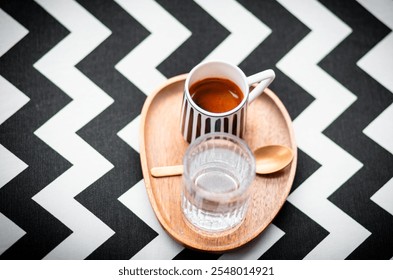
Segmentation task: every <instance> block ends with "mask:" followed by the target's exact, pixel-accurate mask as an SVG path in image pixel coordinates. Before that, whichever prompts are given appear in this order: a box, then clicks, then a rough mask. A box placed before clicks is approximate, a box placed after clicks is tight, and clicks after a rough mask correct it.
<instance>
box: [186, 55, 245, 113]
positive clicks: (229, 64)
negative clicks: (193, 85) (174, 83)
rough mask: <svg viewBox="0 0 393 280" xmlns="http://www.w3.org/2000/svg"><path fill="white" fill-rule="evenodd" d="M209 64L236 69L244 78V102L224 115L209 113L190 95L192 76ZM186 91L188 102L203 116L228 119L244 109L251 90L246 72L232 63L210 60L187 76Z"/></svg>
mask: <svg viewBox="0 0 393 280" xmlns="http://www.w3.org/2000/svg"><path fill="white" fill-rule="evenodd" d="M208 64H224V65H226V66H228V67H231V68H232V69H234V70H235V71H236V72H238V73H239V75H240V76H241V77H242V80H243V82H244V84H243V86H244V88H245V89H246V92H243V95H244V96H243V100H242V101H241V102H240V103H239V105H237V106H236V107H235V108H233V109H231V110H229V111H226V112H222V113H215V112H210V111H207V110H205V109H203V108H201V107H200V106H198V105H197V104H196V103H195V102H194V100H193V99H192V97H191V94H190V91H189V87H190V79H191V77H192V75H193V74H194V73H195V72H196V71H197V70H198V69H199V68H201V67H202V66H205V65H208ZM184 91H185V94H186V95H187V100H188V102H190V103H191V105H192V107H193V108H194V109H196V110H197V111H199V112H200V113H202V114H204V115H206V116H209V117H226V116H229V115H232V114H234V113H236V112H237V111H239V110H240V109H241V108H243V106H244V105H245V103H246V102H247V100H248V95H249V89H248V84H247V77H246V75H245V74H244V72H243V71H242V70H241V69H240V68H239V67H238V66H237V65H234V64H231V63H229V62H226V61H222V60H209V61H206V62H201V63H199V64H198V65H196V66H195V67H194V68H193V69H192V70H191V71H190V73H188V75H187V78H186V81H185V84H184Z"/></svg>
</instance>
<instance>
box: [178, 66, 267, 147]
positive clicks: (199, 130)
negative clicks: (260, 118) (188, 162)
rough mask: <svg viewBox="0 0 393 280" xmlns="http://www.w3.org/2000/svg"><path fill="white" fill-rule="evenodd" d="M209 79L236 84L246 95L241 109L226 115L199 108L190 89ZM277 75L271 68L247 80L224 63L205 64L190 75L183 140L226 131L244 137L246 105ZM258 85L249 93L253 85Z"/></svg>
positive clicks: (185, 98) (187, 80)
mask: <svg viewBox="0 0 393 280" xmlns="http://www.w3.org/2000/svg"><path fill="white" fill-rule="evenodd" d="M207 78H223V79H228V80H230V81H232V82H234V83H235V84H236V85H237V86H238V87H239V88H240V89H241V90H242V92H243V100H242V101H241V102H240V104H239V105H238V106H236V107H235V108H233V109H232V110H230V111H227V112H223V113H213V112H209V111H207V110H205V109H203V108H201V107H199V106H198V105H197V104H196V103H195V102H194V100H193V99H192V97H191V94H190V91H189V89H190V87H191V86H192V85H193V84H194V83H196V82H198V81H201V80H204V79H207ZM274 78H275V73H274V71H273V70H271V69H268V70H265V71H262V72H259V73H257V74H254V75H252V76H249V77H246V75H245V74H244V72H243V71H242V70H241V69H240V68H239V67H237V66H236V65H233V64H230V63H227V62H223V61H209V62H203V63H201V64H198V65H197V66H195V67H194V68H193V69H192V70H191V72H190V73H189V74H188V76H187V79H186V82H185V85H184V95H183V104H182V109H181V116H180V131H181V133H182V134H183V137H184V139H185V140H186V141H187V142H189V143H191V142H192V141H194V140H195V139H196V138H198V137H199V136H201V135H204V134H207V133H210V132H227V133H231V134H234V135H236V136H238V137H243V135H244V133H245V128H246V113H247V106H248V104H249V103H251V102H252V101H253V100H254V99H255V98H256V97H258V96H259V95H260V94H261V93H262V92H263V91H264V90H265V88H267V87H268V86H269V85H270V83H271V82H272V81H273V80H274ZM255 83H258V84H257V85H256V87H255V88H254V89H253V90H252V91H251V92H250V91H249V88H250V86H251V85H253V84H255Z"/></svg>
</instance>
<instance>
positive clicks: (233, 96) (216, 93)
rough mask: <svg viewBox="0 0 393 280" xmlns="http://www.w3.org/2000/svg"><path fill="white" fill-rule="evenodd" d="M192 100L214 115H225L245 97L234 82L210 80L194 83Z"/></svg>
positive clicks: (191, 92) (191, 89)
mask: <svg viewBox="0 0 393 280" xmlns="http://www.w3.org/2000/svg"><path fill="white" fill-rule="evenodd" d="M189 91H190V94H191V98H192V100H193V101H194V102H195V103H196V104H197V105H198V106H199V107H201V108H202V109H204V110H206V111H209V112H212V113H224V112H228V111H230V110H232V109H234V108H236V107H237V106H238V105H239V104H240V103H241V102H242V100H243V98H244V95H243V92H242V91H241V90H240V88H239V87H238V86H237V85H236V84H235V83H234V82H232V81H230V80H227V79H222V78H208V79H204V80H201V81H198V82H196V83H194V84H193V85H192V86H191V87H190V89H189Z"/></svg>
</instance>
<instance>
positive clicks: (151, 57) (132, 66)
mask: <svg viewBox="0 0 393 280" xmlns="http://www.w3.org/2000/svg"><path fill="white" fill-rule="evenodd" d="M115 1H116V2H117V3H118V4H119V5H120V6H122V7H123V9H124V10H126V11H127V12H128V13H129V14H130V15H131V16H132V17H134V18H135V19H136V20H138V21H139V22H140V23H141V24H142V25H143V26H144V27H145V28H146V29H147V30H149V31H150V32H151V35H150V36H148V37H147V38H146V39H145V40H144V41H143V42H142V43H140V44H139V45H138V46H137V47H135V48H134V49H133V50H132V51H131V52H130V53H129V54H128V55H126V56H125V57H124V58H123V59H122V60H121V61H120V62H119V63H118V64H117V65H116V66H115V68H116V69H117V70H118V71H119V72H120V73H121V74H123V75H124V76H125V77H126V78H127V79H128V80H130V81H131V82H132V83H133V84H135V85H136V86H137V87H138V88H139V89H140V90H141V91H143V92H144V93H145V94H146V95H148V94H149V93H151V92H152V91H153V90H154V89H155V88H156V87H158V86H159V85H160V84H161V83H163V82H164V81H166V77H165V76H164V75H162V74H161V72H160V71H158V70H157V69H156V67H157V66H158V65H159V64H160V63H161V62H162V61H163V60H164V59H165V58H166V57H168V56H169V55H170V54H171V53H172V52H173V51H174V50H176V49H177V48H178V47H179V46H180V45H181V44H183V43H184V41H186V40H187V38H188V37H189V36H190V35H191V32H190V31H189V30H188V29H186V28H185V27H184V26H183V25H182V24H180V23H179V22H178V21H177V20H176V19H175V18H174V17H172V16H171V15H170V14H169V13H168V12H167V11H166V10H165V9H163V8H162V7H161V6H160V5H158V4H157V3H156V2H154V1H152V0H148V1H146V0H145V1H138V0H115ZM147 11H148V12H147ZM146 77H148V78H146Z"/></svg>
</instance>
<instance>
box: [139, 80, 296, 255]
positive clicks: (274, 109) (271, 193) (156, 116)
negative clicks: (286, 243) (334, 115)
mask: <svg viewBox="0 0 393 280" xmlns="http://www.w3.org/2000/svg"><path fill="white" fill-rule="evenodd" d="M186 76H187V75H186V74H184V75H181V76H177V77H174V78H171V79H169V80H168V81H167V82H166V83H165V84H164V85H162V86H161V87H160V88H159V89H157V90H156V91H155V92H153V93H152V94H151V95H150V96H149V97H148V98H147V100H146V102H145V104H144V106H143V110H142V120H141V130H140V155H141V163H142V170H143V176H144V178H145V185H146V190H147V194H148V196H149V200H150V203H151V206H152V207H153V210H154V212H155V214H156V216H157V218H158V220H159V222H160V223H161V225H162V226H163V228H164V229H165V230H166V231H167V232H168V234H169V235H170V236H172V238H174V239H175V240H176V241H178V242H180V243H181V244H183V245H184V246H186V247H190V248H194V249H198V250H203V251H211V252H224V251H228V250H231V249H234V248H237V247H239V246H241V245H243V244H245V243H247V242H249V241H250V240H252V239H253V238H255V237H256V236H257V235H258V234H260V233H261V232H262V231H263V230H264V229H265V228H266V227H267V226H268V225H269V224H270V223H271V222H272V220H273V218H274V217H275V216H276V215H277V213H278V211H279V210H280V209H281V207H282V205H283V204H284V202H285V200H286V198H287V196H288V193H289V191H290V189H291V186H292V183H293V179H294V176H295V171H296V162H297V148H296V143H295V138H294V133H293V129H292V122H291V119H290V117H289V115H288V112H287V111H286V109H285V107H284V105H283V104H282V103H281V101H280V100H279V99H278V97H277V96H276V95H275V94H274V93H273V92H272V91H271V90H269V89H266V90H265V93H264V94H262V95H261V96H259V97H258V98H257V99H256V100H254V102H253V103H251V104H250V106H249V108H248V113H247V114H248V115H247V126H246V134H245V137H244V139H245V140H246V142H247V143H248V145H249V146H250V148H251V150H254V149H255V148H257V147H259V146H263V145H269V144H282V145H287V146H290V147H292V149H293V151H294V154H295V156H294V159H293V161H292V163H291V164H290V165H289V166H287V167H286V168H285V169H283V170H282V171H280V172H277V173H275V174H271V175H264V176H261V175H257V176H256V178H255V180H254V182H253V185H252V186H251V187H252V192H253V196H252V200H251V203H250V206H249V209H248V212H247V214H246V218H245V220H244V222H243V223H242V224H241V226H240V227H238V228H237V229H235V230H232V231H228V232H224V233H220V234H214V235H211V234H205V233H203V232H200V231H195V230H194V229H193V228H191V227H190V226H188V225H187V223H186V221H185V220H184V218H183V214H182V212H181V208H180V192H181V186H182V178H181V176H176V177H166V178H154V177H152V176H151V174H150V169H151V168H152V167H155V166H164V165H175V164H181V163H182V158H183V154H184V152H185V150H186V148H187V146H188V143H187V142H186V141H185V140H183V138H182V135H181V133H180V127H179V118H180V109H181V103H182V97H183V87H184V81H185V79H186Z"/></svg>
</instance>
